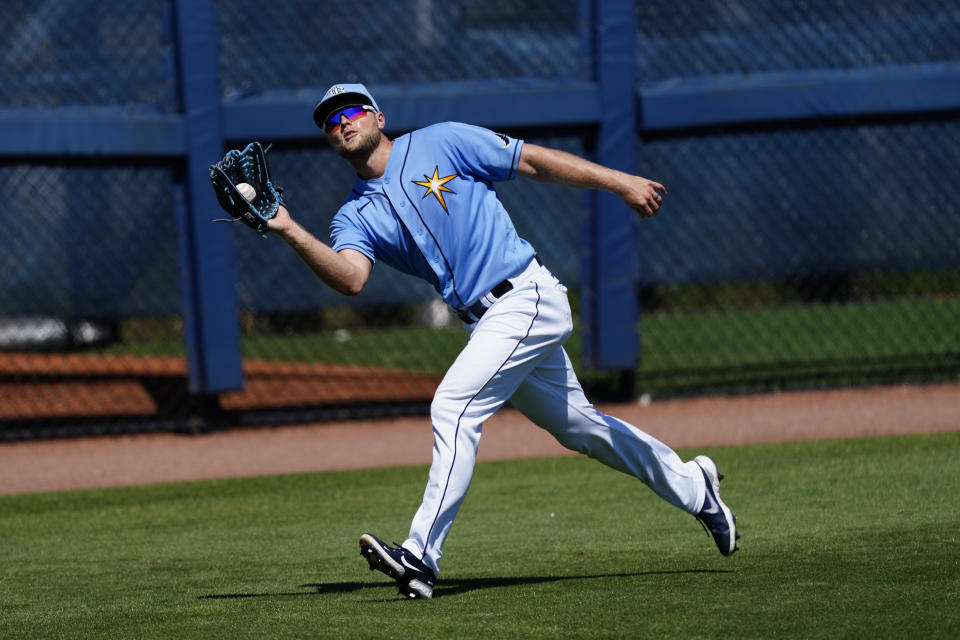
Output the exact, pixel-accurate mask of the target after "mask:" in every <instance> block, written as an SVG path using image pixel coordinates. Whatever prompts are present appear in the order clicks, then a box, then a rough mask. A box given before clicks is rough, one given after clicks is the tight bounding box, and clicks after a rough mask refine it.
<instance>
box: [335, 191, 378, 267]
mask: <svg viewBox="0 0 960 640" xmlns="http://www.w3.org/2000/svg"><path fill="white" fill-rule="evenodd" d="M330 246H331V247H332V248H333V250H334V251H341V250H343V249H353V250H355V251H359V252H360V253H362V254H363V255H365V256H367V258H369V259H370V262H372V263H373V264H376V263H377V259H376V254H375V252H374V247H373V243H372V242H371V241H370V236H369V235H368V234H367V233H366V230H365V225H364V224H363V221H362V219H361V218H360V216H359V214H358V213H357V209H356V207H354V206H353V204H352V203H349V204H346V205H344V206H343V207H341V208H340V210H339V211H338V212H337V214H336V215H335V216H333V220H331V221H330Z"/></svg>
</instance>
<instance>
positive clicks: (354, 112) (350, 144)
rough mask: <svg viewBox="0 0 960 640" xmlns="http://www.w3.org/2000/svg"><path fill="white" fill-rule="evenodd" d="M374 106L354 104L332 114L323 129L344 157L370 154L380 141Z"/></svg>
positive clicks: (377, 119)
mask: <svg viewBox="0 0 960 640" xmlns="http://www.w3.org/2000/svg"><path fill="white" fill-rule="evenodd" d="M377 115H378V114H377V112H376V111H375V110H374V109H373V107H370V106H366V105H354V106H348V107H344V108H343V109H340V110H338V111H335V112H334V113H332V114H330V116H329V117H328V118H327V120H326V122H325V123H324V126H323V130H324V131H326V133H327V139H328V140H329V141H330V146H332V147H333V149H334V151H336V152H337V153H338V154H340V155H341V156H343V157H344V158H347V159H348V160H349V159H353V158H357V157H362V156H365V155H369V154H370V152H371V151H373V150H374V149H375V148H376V147H377V144H379V142H380V126H379V118H378V117H377Z"/></svg>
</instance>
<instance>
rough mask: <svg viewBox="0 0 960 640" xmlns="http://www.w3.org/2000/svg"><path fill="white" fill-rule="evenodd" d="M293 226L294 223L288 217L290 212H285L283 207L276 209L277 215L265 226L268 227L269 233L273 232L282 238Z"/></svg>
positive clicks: (285, 209)
mask: <svg viewBox="0 0 960 640" xmlns="http://www.w3.org/2000/svg"><path fill="white" fill-rule="evenodd" d="M293 224H294V222H293V218H292V217H291V216H290V212H289V211H287V208H286V207H285V206H283V205H280V206H279V207H277V215H275V216H274V217H273V218H271V219H270V220H268V221H267V226H268V227H270V231H273V232H274V233H276V234H277V235H279V236H283V235H284V234H285V233H287V232H288V231H290V229H291V228H292V227H293Z"/></svg>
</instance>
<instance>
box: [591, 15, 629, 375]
mask: <svg viewBox="0 0 960 640" xmlns="http://www.w3.org/2000/svg"><path fill="white" fill-rule="evenodd" d="M590 4H591V5H592V6H590V7H589V10H590V11H592V15H591V16H590V17H589V20H588V21H587V23H588V24H590V25H592V27H593V30H592V33H589V34H586V35H585V39H586V40H587V43H588V45H590V46H591V49H592V52H591V55H592V56H593V60H594V69H595V78H596V82H597V86H598V92H599V98H600V104H601V115H600V123H599V127H598V131H597V139H596V144H595V149H594V155H595V159H596V161H597V162H599V163H600V164H603V165H605V166H608V167H612V168H614V169H619V170H621V171H626V172H630V173H633V172H634V171H635V165H636V144H637V142H636V140H637V125H636V117H635V111H636V104H635V101H636V90H635V81H634V78H635V61H634V56H635V52H636V8H635V3H634V2H632V1H630V0H595V1H594V2H592V3H590ZM587 198H588V201H589V213H588V218H587V220H586V221H585V224H584V228H583V234H584V238H583V239H584V244H583V249H584V255H583V263H582V269H583V283H584V285H583V286H584V288H583V305H582V308H583V326H584V330H585V334H584V357H585V360H586V362H587V364H588V366H590V367H593V368H596V369H609V370H620V371H623V372H629V373H631V374H632V373H633V372H634V371H635V369H636V366H637V362H638V358H639V335H638V329H637V324H638V318H639V315H638V314H639V311H638V303H637V291H636V286H637V275H638V274H637V240H636V227H635V225H636V214H634V213H633V211H631V210H630V209H629V208H628V207H627V206H626V205H625V204H623V202H622V201H621V200H620V199H619V198H618V197H617V196H615V195H613V194H611V193H606V192H601V193H593V192H592V193H590V194H589V195H588V196H587ZM631 391H632V390H631Z"/></svg>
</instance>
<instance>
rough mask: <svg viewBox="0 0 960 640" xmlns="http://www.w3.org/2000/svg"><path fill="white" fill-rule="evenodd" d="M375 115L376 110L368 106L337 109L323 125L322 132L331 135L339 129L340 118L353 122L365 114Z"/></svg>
mask: <svg viewBox="0 0 960 640" xmlns="http://www.w3.org/2000/svg"><path fill="white" fill-rule="evenodd" d="M368 111H369V112H370V113H376V112H377V110H376V109H374V108H373V107H371V106H370V105H368V104H363V105H351V106H349V107H344V108H342V109H337V110H336V111H334V112H333V113H331V114H330V116H329V117H328V118H327V121H326V122H325V123H324V124H323V130H324V131H325V132H327V133H333V132H334V131H336V130H337V129H339V128H340V116H345V117H346V118H347V120H349V121H350V122H353V121H354V120H356V119H357V118H359V117H360V116H362V115H363V114H365V113H367V112H368Z"/></svg>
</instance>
